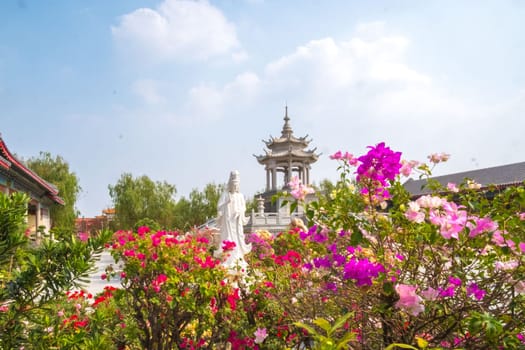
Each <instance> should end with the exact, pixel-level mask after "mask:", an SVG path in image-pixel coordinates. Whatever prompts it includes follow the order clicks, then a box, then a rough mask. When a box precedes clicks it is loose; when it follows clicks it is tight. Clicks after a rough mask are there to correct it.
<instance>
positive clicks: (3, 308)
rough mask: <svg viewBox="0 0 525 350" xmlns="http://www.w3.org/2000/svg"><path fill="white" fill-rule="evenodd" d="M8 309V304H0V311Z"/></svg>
mask: <svg viewBox="0 0 525 350" xmlns="http://www.w3.org/2000/svg"><path fill="white" fill-rule="evenodd" d="M7 311H9V306H8V305H5V304H4V305H0V312H7Z"/></svg>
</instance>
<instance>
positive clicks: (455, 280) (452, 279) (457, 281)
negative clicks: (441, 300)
mask: <svg viewBox="0 0 525 350" xmlns="http://www.w3.org/2000/svg"><path fill="white" fill-rule="evenodd" d="M448 283H450V284H452V285H454V286H456V287H459V286H461V279H459V278H457V277H454V276H450V277H449V278H448Z"/></svg>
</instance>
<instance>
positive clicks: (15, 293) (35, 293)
mask: <svg viewBox="0 0 525 350" xmlns="http://www.w3.org/2000/svg"><path fill="white" fill-rule="evenodd" d="M28 201H29V197H28V196H27V195H26V194H23V193H13V194H12V195H10V196H7V195H5V194H3V193H1V192H0V306H1V312H0V349H22V348H27V349H29V348H49V347H46V346H44V345H43V339H44V338H46V337H49V333H50V330H49V329H47V321H46V320H48V319H49V318H50V317H55V315H50V314H49V310H50V309H51V308H52V307H54V305H55V304H56V302H57V300H59V299H61V298H62V297H63V295H64V292H65V291H68V290H70V289H71V288H73V287H81V284H82V282H84V281H85V278H87V276H88V274H89V272H91V271H92V269H93V265H94V262H95V259H96V258H97V257H98V256H99V254H100V252H101V251H102V249H103V246H104V243H105V242H106V241H107V240H108V239H109V238H110V236H111V233H110V232H109V231H105V232H103V233H101V234H100V235H98V236H97V237H93V238H88V237H82V238H79V237H77V236H76V235H74V234H71V233H70V234H66V233H61V239H60V240H59V241H55V240H51V239H48V238H43V240H42V241H41V242H40V243H39V244H38V245H36V246H35V245H34V244H32V243H30V241H29V240H28V238H27V237H26V235H25V234H24V232H25V229H26V224H25V215H26V211H27V203H28Z"/></svg>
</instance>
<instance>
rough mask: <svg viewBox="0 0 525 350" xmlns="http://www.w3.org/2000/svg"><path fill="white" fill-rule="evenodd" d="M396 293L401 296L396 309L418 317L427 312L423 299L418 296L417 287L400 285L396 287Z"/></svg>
mask: <svg viewBox="0 0 525 350" xmlns="http://www.w3.org/2000/svg"><path fill="white" fill-rule="evenodd" d="M396 292H397V294H399V300H398V301H397V303H396V307H398V308H400V309H402V310H404V311H405V312H407V313H409V314H411V315H413V316H417V315H419V314H420V313H421V312H423V311H425V307H424V306H423V304H421V302H422V299H421V297H420V296H419V295H417V294H416V287H415V286H411V285H407V284H398V285H396Z"/></svg>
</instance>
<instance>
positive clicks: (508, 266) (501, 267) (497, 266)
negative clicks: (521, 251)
mask: <svg viewBox="0 0 525 350" xmlns="http://www.w3.org/2000/svg"><path fill="white" fill-rule="evenodd" d="M518 265H519V264H518V262H517V261H516V260H510V261H496V262H495V263H494V270H496V271H508V270H514V269H515V268H516V267H518Z"/></svg>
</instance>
